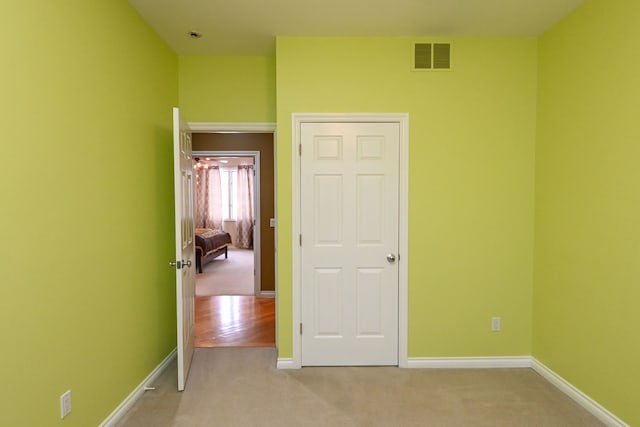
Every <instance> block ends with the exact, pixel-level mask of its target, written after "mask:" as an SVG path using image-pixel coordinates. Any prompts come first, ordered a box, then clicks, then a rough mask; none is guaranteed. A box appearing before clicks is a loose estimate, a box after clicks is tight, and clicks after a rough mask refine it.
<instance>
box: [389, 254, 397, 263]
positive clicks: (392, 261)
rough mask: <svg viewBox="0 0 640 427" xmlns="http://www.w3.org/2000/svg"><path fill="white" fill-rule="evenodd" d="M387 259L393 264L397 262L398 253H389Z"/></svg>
mask: <svg viewBox="0 0 640 427" xmlns="http://www.w3.org/2000/svg"><path fill="white" fill-rule="evenodd" d="M387 261H389V264H393V263H394V262H396V255H395V254H387Z"/></svg>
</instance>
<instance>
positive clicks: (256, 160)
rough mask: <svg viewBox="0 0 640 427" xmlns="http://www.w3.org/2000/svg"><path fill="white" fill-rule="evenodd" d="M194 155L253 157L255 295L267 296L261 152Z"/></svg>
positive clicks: (215, 152) (196, 152) (199, 154)
mask: <svg viewBox="0 0 640 427" xmlns="http://www.w3.org/2000/svg"><path fill="white" fill-rule="evenodd" d="M193 156H198V157H202V156H206V157H251V158H253V170H254V172H255V173H254V177H253V222H254V224H253V295H254V296H256V297H260V296H265V295H263V294H262V271H261V269H260V267H261V265H262V261H261V258H260V257H261V254H262V246H261V243H262V240H261V238H260V236H261V231H260V224H262V222H261V217H260V196H261V194H260V180H261V177H260V152H259V151H254V150H245V151H242V150H238V151H214V150H204V151H193Z"/></svg>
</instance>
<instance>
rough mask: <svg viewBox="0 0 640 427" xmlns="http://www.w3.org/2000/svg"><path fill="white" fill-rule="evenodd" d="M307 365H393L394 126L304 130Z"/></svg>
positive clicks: (395, 348)
mask: <svg viewBox="0 0 640 427" xmlns="http://www.w3.org/2000/svg"><path fill="white" fill-rule="evenodd" d="M300 132H301V144H302V154H301V163H300V164H301V174H300V177H301V182H300V188H301V231H302V245H301V246H302V247H301V258H302V285H301V293H302V295H301V298H302V300H301V303H302V304H301V319H302V324H303V328H302V330H303V333H302V364H303V365H307V366H310V365H397V363H398V267H397V263H395V262H394V263H390V262H388V261H387V254H388V253H393V254H396V253H397V251H398V172H399V166H398V161H399V144H400V125H399V124H398V123H302V124H301V128H300Z"/></svg>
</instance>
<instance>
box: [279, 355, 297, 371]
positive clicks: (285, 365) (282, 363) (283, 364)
mask: <svg viewBox="0 0 640 427" xmlns="http://www.w3.org/2000/svg"><path fill="white" fill-rule="evenodd" d="M276 368H278V369H300V365H298V364H297V363H295V362H294V361H293V359H292V358H284V357H283V358H280V357H279V358H278V361H277V362H276Z"/></svg>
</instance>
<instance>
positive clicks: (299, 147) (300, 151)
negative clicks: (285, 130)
mask: <svg viewBox="0 0 640 427" xmlns="http://www.w3.org/2000/svg"><path fill="white" fill-rule="evenodd" d="M298 154H299V155H300V156H302V144H298Z"/></svg>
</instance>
